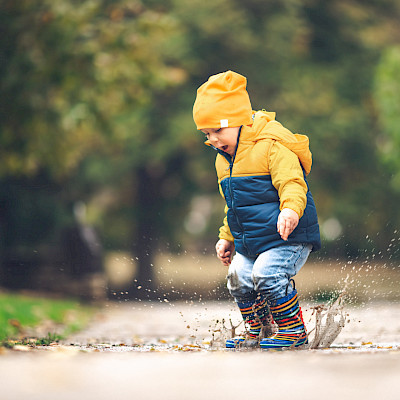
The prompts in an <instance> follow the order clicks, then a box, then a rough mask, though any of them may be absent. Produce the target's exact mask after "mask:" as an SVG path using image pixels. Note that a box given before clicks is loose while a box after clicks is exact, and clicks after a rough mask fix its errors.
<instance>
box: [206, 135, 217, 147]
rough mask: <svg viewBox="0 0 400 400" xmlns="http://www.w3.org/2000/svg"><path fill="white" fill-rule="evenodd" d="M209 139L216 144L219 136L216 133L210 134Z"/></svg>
mask: <svg viewBox="0 0 400 400" xmlns="http://www.w3.org/2000/svg"><path fill="white" fill-rule="evenodd" d="M208 140H209V141H210V142H211V144H212V145H213V146H215V145H216V144H217V143H218V137H216V136H215V135H210V136H209V138H208Z"/></svg>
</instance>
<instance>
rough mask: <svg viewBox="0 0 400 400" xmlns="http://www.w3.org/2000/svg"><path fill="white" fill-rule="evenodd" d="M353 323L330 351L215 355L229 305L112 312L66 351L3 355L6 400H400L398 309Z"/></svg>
mask: <svg viewBox="0 0 400 400" xmlns="http://www.w3.org/2000/svg"><path fill="white" fill-rule="evenodd" d="M311 313H312V309H311V308H310V307H307V306H304V319H305V321H306V323H307V325H308V326H312V315H311ZM347 314H348V316H347V321H348V323H347V324H346V326H345V328H344V329H343V331H342V333H341V335H340V336H339V338H338V339H337V340H336V342H335V343H334V345H333V346H332V347H331V348H330V349H324V350H323V349H318V350H298V351H285V352H265V351H261V350H257V351H251V352H243V351H242V352H232V351H226V350H223V349H219V348H218V342H216V343H215V345H214V347H211V346H210V342H211V339H212V331H213V330H216V329H218V327H220V326H221V323H220V321H221V320H222V319H224V320H225V321H228V320H229V319H232V320H233V322H234V323H236V322H237V321H239V319H238V315H237V311H236V310H235V309H234V308H233V307H232V305H231V303H228V302H218V303H213V302H207V303H191V302H188V303H186V302H178V303H145V302H135V303H122V304H119V303H108V304H107V306H106V307H105V308H104V310H103V311H102V312H101V313H99V315H98V316H97V317H96V319H95V320H94V321H93V323H92V324H91V325H90V326H89V327H88V329H87V330H85V331H84V332H81V333H78V334H76V335H74V336H72V337H70V338H68V339H67V340H66V341H65V342H64V343H63V344H62V345H55V346H49V347H44V348H41V349H35V350H31V351H22V349H21V351H4V350H3V352H2V354H0V400H20V399H21V400H22V399H29V400H50V399H51V400H64V399H65V400H66V399H74V400H75V399H76V400H79V399H84V400H92V399H93V400H103V399H110V400H114V399H135V400H142V399H143V400H147V399H149V400H152V399H163V400H169V399H171V400H172V399H173V400H180V399H182V400H186V399H194V400H197V399H228V400H235V399H247V398H249V397H257V398H260V399H267V398H268V399H269V398H278V397H279V398H289V397H292V396H295V398H297V399H307V400H309V399H321V398H322V399H324V400H329V399H361V398H362V399H363V400H365V399H376V398H377V397H379V398H382V399H385V400H391V399H396V400H397V399H399V398H400V394H399V393H400V304H389V303H384V304H377V303H375V304H368V305H366V306H363V307H351V308H349V309H348V311H347ZM217 321H218V322H217ZM226 325H229V323H226ZM217 336H218V332H217V333H215V334H214V337H215V338H217Z"/></svg>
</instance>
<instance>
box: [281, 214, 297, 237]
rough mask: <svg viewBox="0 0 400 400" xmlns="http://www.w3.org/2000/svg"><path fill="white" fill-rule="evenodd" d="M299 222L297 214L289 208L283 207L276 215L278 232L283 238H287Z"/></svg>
mask: <svg viewBox="0 0 400 400" xmlns="http://www.w3.org/2000/svg"><path fill="white" fill-rule="evenodd" d="M298 223H299V215H298V214H297V212H296V211H293V210H291V209H290V208H284V209H283V210H282V211H281V213H280V214H279V217H278V224H277V228H278V232H279V234H280V235H281V238H282V239H283V240H287V239H288V237H289V235H290V234H291V233H292V232H293V231H294V229H295V228H296V226H297V225H298Z"/></svg>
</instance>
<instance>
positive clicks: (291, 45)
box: [0, 0, 400, 269]
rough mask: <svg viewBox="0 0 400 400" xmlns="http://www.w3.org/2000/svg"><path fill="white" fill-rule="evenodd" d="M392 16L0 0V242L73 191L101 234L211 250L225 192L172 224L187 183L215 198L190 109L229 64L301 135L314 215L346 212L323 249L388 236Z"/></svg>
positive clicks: (154, 0)
mask: <svg viewBox="0 0 400 400" xmlns="http://www.w3.org/2000/svg"><path fill="white" fill-rule="evenodd" d="M399 16H400V10H399V5H398V2H396V1H394V0H385V1H371V2H368V4H365V3H363V2H358V1H354V2H348V1H345V0H334V1H330V2H326V1H324V0H309V1H307V2H304V1H300V0H284V1H282V0H280V1H278V0H270V1H265V0H248V1H246V2H242V1H239V0H213V1H211V0H201V1H200V0H192V1H188V0H169V1H161V0H136V1H128V0H116V1H107V0H90V1H89V0H86V1H81V2H76V1H70V0H51V1H50V0H44V1H40V2H39V1H28V0H22V1H18V2H14V1H10V0H8V1H4V2H3V12H2V13H1V15H0V27H1V28H0V29H1V32H0V33H1V40H0V58H1V60H2V61H4V62H2V63H0V91H1V93H2V96H1V97H0V157H1V160H2V163H1V165H0V177H2V180H3V182H2V188H3V193H6V192H7V190H8V188H15V187H16V186H18V187H19V188H20V190H19V191H18V193H16V192H17V191H14V192H15V193H16V195H15V197H13V198H12V199H11V198H7V196H5V195H4V194H2V196H0V202H1V203H2V204H8V205H9V204H12V206H8V209H7V211H0V217H1V218H2V220H3V221H5V223H4V226H15V229H14V230H12V231H11V232H12V233H11V234H10V235H11V236H12V240H11V239H10V240H9V239H7V240H8V242H7V240H6V241H4V239H2V240H3V246H5V247H7V246H8V244H7V243H9V244H12V245H13V246H18V245H20V244H21V242H22V239H20V237H19V235H18V234H17V232H23V231H25V228H24V221H26V218H28V217H27V216H28V215H32V213H33V214H35V215H38V218H39V217H40V218H39V219H40V220H41V221H43V227H45V228H46V229H44V230H45V231H46V232H47V236H46V235H40V234H38V233H37V234H35V232H34V229H32V231H33V232H32V235H31V236H34V237H36V238H38V241H39V242H43V241H46V240H48V237H49V236H51V235H54V234H55V233H56V232H59V231H60V229H62V227H64V226H65V225H66V224H67V223H68V221H69V220H70V219H71V218H72V212H71V210H72V205H73V203H74V202H76V201H80V200H83V201H85V202H86V203H87V204H88V220H89V222H90V223H92V224H94V225H95V226H96V227H97V228H98V229H99V230H100V233H101V236H102V237H103V239H104V242H105V246H106V247H114V248H125V249H128V248H132V242H134V244H135V245H136V246H134V247H133V250H134V251H135V252H139V253H140V249H144V250H143V254H141V255H140V258H143V257H145V254H147V253H151V252H152V251H154V250H156V249H157V248H165V247H168V246H169V247H170V248H172V249H174V248H176V246H177V243H179V242H183V243H184V244H190V245H195V246H196V245H197V246H202V244H204V243H205V244H206V245H205V247H210V248H212V242H213V241H214V240H215V236H216V231H215V232H212V230H211V228H210V227H211V226H212V227H213V228H215V225H218V220H219V219H220V218H222V206H221V214H218V213H217V212H216V211H215V210H212V212H211V213H210V216H209V217H208V218H209V219H208V221H207V222H208V229H206V230H205V232H204V233H203V234H202V235H201V234H198V235H197V236H196V235H193V236H191V235H190V234H189V233H188V232H186V231H185V230H184V228H183V220H184V218H185V217H186V216H187V214H188V208H189V206H190V202H191V199H192V198H193V197H195V196H196V195H198V194H205V195H209V196H213V197H210V198H211V199H213V201H212V202H213V204H216V205H217V207H220V204H219V203H218V201H219V200H216V199H215V191H216V179H215V173H214V171H213V158H214V154H213V153H212V152H211V151H210V150H209V149H206V148H204V146H202V136H201V135H198V134H196V132H195V127H194V124H193V121H192V116H191V109H192V104H193V101H194V97H195V90H196V88H197V87H198V86H199V85H200V84H201V83H203V82H204V81H205V80H206V79H207V78H208V76H209V75H211V74H214V73H217V72H221V71H224V70H227V69H233V70H236V71H237V72H240V73H242V74H244V75H245V76H247V77H248V89H249V93H250V97H251V99H252V104H253V107H254V108H266V109H268V110H271V111H277V116H278V120H280V121H281V122H282V123H283V124H284V125H285V126H287V127H288V128H290V129H291V130H293V131H295V132H300V133H305V134H307V135H309V137H310V140H311V150H312V152H313V156H314V167H313V172H312V174H311V175H310V180H309V183H310V186H311V188H312V191H313V194H314V197H315V198H316V203H317V207H318V211H319V216H320V220H321V223H322V225H323V223H324V221H326V220H329V219H332V218H333V219H336V220H337V221H338V222H339V223H340V225H341V226H342V237H341V241H340V245H339V244H338V242H333V243H329V242H327V243H326V248H327V249H328V250H329V251H331V252H337V254H338V255H340V256H345V255H348V254H351V255H357V254H359V252H360V249H363V248H365V247H366V246H367V247H368V248H369V247H372V248H378V249H384V248H385V246H387V243H388V242H390V240H391V235H392V234H393V230H392V229H391V228H392V227H395V226H397V225H398V218H400V215H399V214H398V213H397V214H395V215H393V214H392V211H391V209H392V206H393V207H394V206H395V204H397V202H398V199H399V198H398V196H399V187H400V184H399V182H400V178H399V176H400V173H399V171H400V165H399V163H398V160H399V159H400V158H399V157H398V150H397V149H398V147H399V139H398V137H399V134H398V126H399V124H398V112H396V107H397V109H398V104H399V99H398V93H399V92H400V91H399V90H397V89H396V88H398V82H399V79H398V47H395V46H394V44H395V38H396V35H398V34H399V30H400V28H399V24H398V20H399ZM381 55H382V57H381ZM378 65H379V66H378ZM396 144H397V145H396ZM377 148H378V149H379V151H377ZM392 176H393V178H392ZM33 182H36V183H37V182H39V184H36V186H34V187H35V188H36V191H34V194H33V192H32V187H33V185H32V183H33ZM29 192H32V197H35V199H36V200H32V201H31V200H29V204H30V205H31V208H29V207H28V206H27V201H26V200H27V199H30V197H29V195H28V193H29ZM37 199H39V200H37ZM214 199H215V200H214ZM43 210H48V212H47V214H46V212H43V213H42V211H43ZM217 214H218V215H217ZM28 220H29V221H31V217H29V218H28ZM30 226H33V227H35V224H34V223H32V224H30ZM36 226H37V225H36ZM388 227H389V228H390V229H389V228H388ZM3 230H4V232H3V233H4V234H3V235H2V237H4V235H7V232H6V230H5V229H4V228H3ZM28 230H29V229H28ZM38 231H39V229H38ZM38 231H37V232H38ZM366 235H369V238H371V237H373V238H374V239H373V240H374V243H373V244H371V243H366V240H365V237H366ZM25 236H26V238H28V236H29V235H27V234H26V235H25V234H24V235H22V237H25ZM29 237H30V236H29ZM39 238H40V239H39ZM150 239H151V240H153V242H152V243H150V245H149V244H148V243H147V244H146V241H147V242H149V240H150ZM25 242H29V240H28V239H24V243H25ZM167 243H169V245H168V244H167ZM335 246H336V247H335ZM142 267H143V268H145V267H144V266H142ZM146 268H148V269H151V260H149V261H148V264H147V267H146Z"/></svg>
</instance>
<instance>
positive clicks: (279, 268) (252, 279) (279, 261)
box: [227, 244, 312, 303]
mask: <svg viewBox="0 0 400 400" xmlns="http://www.w3.org/2000/svg"><path fill="white" fill-rule="evenodd" d="M311 248H312V246H311V245H309V244H288V245H284V246H279V247H275V248H273V249H270V250H267V251H265V252H264V253H261V254H260V255H259V256H258V257H256V258H248V257H245V256H244V255H242V254H240V253H236V254H235V256H234V257H233V260H232V263H231V265H230V266H229V270H228V276H227V280H228V284H227V286H228V290H229V292H230V294H231V295H232V296H233V297H234V298H235V300H236V302H240V303H244V302H247V301H253V300H255V299H256V297H257V295H259V294H260V295H261V296H263V297H265V298H267V300H268V301H272V300H276V299H280V298H282V297H285V296H286V295H287V294H289V293H291V292H292V290H293V288H292V286H291V285H290V284H289V281H290V279H291V278H293V277H294V276H295V275H296V274H297V273H298V272H299V271H300V268H301V267H302V266H303V265H304V264H305V262H306V261H307V258H308V256H309V254H310V252H311Z"/></svg>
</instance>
